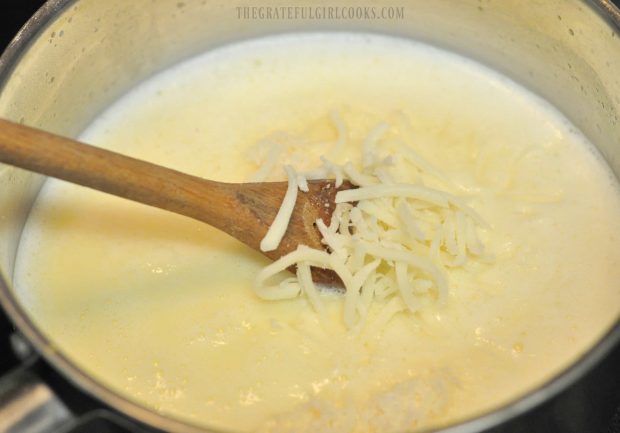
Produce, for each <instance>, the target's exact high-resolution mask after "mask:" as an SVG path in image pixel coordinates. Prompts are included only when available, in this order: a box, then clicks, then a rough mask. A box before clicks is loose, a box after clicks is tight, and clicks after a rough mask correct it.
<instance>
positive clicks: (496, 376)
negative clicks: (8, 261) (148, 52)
mask: <svg viewBox="0 0 620 433" xmlns="http://www.w3.org/2000/svg"><path fill="white" fill-rule="evenodd" d="M330 110H338V112H339V113H340V114H341V116H342V118H343V119H344V120H345V121H346V123H347V125H348V127H349V129H350V134H351V136H352V137H356V136H358V137H359V138H360V139H361V138H363V136H364V134H367V133H368V130H369V129H370V128H371V127H372V126H373V125H375V124H376V123H377V122H379V121H388V122H389V121H390V119H391V118H393V117H394V116H395V114H394V113H397V114H398V115H399V116H402V115H403V113H404V115H406V117H407V118H409V119H410V121H411V125H410V131H408V133H409V134H410V136H411V143H412V145H413V147H414V148H415V150H416V151H417V152H418V153H419V154H421V155H423V156H424V157H425V158H426V159H428V160H429V161H431V162H432V163H434V164H435V165H436V166H438V167H440V168H441V169H442V170H443V171H444V172H447V173H450V175H451V176H452V177H453V178H454V179H456V180H457V181H459V182H461V183H462V184H465V185H468V188H469V190H470V191H469V193H470V194H469V195H467V196H466V197H467V202H468V203H469V204H470V205H471V206H472V207H473V208H474V209H476V210H477V211H478V212H479V213H480V214H481V215H482V216H483V217H484V218H485V219H486V221H488V222H489V224H490V225H491V227H492V229H491V230H489V234H488V239H487V247H488V249H489V251H490V252H491V253H493V255H494V257H495V259H494V262H493V263H492V264H490V265H485V264H477V265H471V266H469V267H467V268H466V269H465V270H458V271H450V272H449V274H448V278H449V283H450V295H449V299H448V302H447V304H446V305H445V306H443V307H440V306H437V307H432V308H429V309H427V310H425V311H424V312H423V313H420V314H416V315H412V314H399V315H396V316H395V317H394V318H393V319H392V320H391V321H389V322H388V323H387V324H386V325H384V326H373V324H375V325H376V324H377V323H378V322H377V321H376V320H375V321H373V319H377V318H380V317H381V313H382V311H383V309H382V307H383V306H382V305H381V303H380V302H379V303H375V304H374V307H373V309H372V311H371V312H370V314H369V324H368V326H365V327H363V328H362V329H361V330H360V331H359V332H350V331H348V330H347V329H346V328H345V327H344V325H343V323H342V305H341V299H340V298H339V296H337V295H334V294H324V295H323V298H324V301H325V303H326V305H327V307H328V310H329V314H328V317H327V318H323V319H320V318H319V317H318V316H317V315H316V314H315V313H314V311H313V310H312V309H311V308H310V306H309V304H308V301H307V300H306V299H304V298H299V299H296V300H292V301H282V302H271V303H269V302H264V301H261V300H259V299H258V298H257V297H256V296H255V295H254V293H253V290H252V283H253V280H254V277H255V275H256V273H257V272H258V271H259V270H260V269H261V268H262V267H263V266H265V265H266V264H267V263H268V262H267V260H266V259H264V258H263V257H262V256H261V255H260V254H259V253H257V252H254V251H251V250H249V249H248V248H247V247H245V246H243V245H241V244H240V243H238V242H237V241H235V240H234V239H231V238H230V237H228V236H227V235H225V234H222V233H220V232H218V231H217V230H215V229H212V228H210V227H209V226H206V225H205V224H203V223H199V222H195V221H192V220H189V219H186V218H184V217H180V216H176V215H173V214H169V213H166V212H164V211H160V210H157V209H152V208H148V207H146V206H142V205H139V204H134V203H131V202H128V201H125V200H122V199H118V198H115V197H111V196H108V195H105V194H102V193H98V192H94V191H91V190H87V189H85V188H81V187H76V186H73V185H69V184H67V183H64V182H61V181H57V180H49V181H48V182H47V183H46V184H45V186H44V188H43V191H42V193H41V196H40V198H39V200H38V201H37V203H36V205H35V207H34V209H33V212H32V215H31V217H30V219H29V221H28V224H27V227H26V230H25V233H24V237H23V240H22V243H21V246H20V250H19V256H18V262H17V269H16V274H15V277H16V282H17V283H16V285H17V291H18V295H19V298H20V300H21V301H22V302H23V303H24V305H25V306H26V307H27V309H28V311H29V312H30V313H31V314H32V317H33V318H34V319H35V321H36V323H38V324H39V325H40V326H41V327H42V328H43V329H44V330H45V332H46V333H47V334H48V335H49V337H50V338H51V339H52V340H53V342H54V343H55V344H56V345H57V347H58V348H59V350H61V351H63V352H65V353H66V354H67V355H68V356H70V357H71V358H72V359H73V360H75V361H76V362H77V363H78V364H79V365H81V366H82V367H83V368H84V369H86V370H87V371H88V372H89V373H91V374H93V375H94V376H95V377H97V378H98V379H100V380H101V381H102V382H103V383H105V384H107V385H109V386H110V387H112V388H113V389H115V390H117V391H118V392H119V393H122V394H124V395H127V396H129V397H130V398H132V399H135V400H137V401H139V402H141V403H143V404H145V405H146V406H148V407H151V408H154V409H155V410H157V411H160V412H161V413H163V414H168V415H172V416H175V417H178V418H180V419H183V420H188V421H190V422H194V423H198V424H203V425H208V426H211V427H221V428H225V429H227V430H239V431H254V430H266V431H291V432H292V431H295V432H302V431H306V430H307V431H334V432H336V431H339V432H348V431H360V432H361V431H394V430H404V429H411V428H418V427H424V426H428V425H437V424H444V423H448V422H452V421H455V420H458V419H461V418H463V417H468V416H472V415H474V414H477V413H479V412H481V411H484V410H488V409H491V408H493V407H496V406H497V405H500V404H503V403H506V402H507V401H509V400H510V399H512V398H514V397H516V396H518V395H521V394H523V393H525V392H526V391H528V390H530V389H532V388H533V387H535V386H537V385H538V384H540V383H541V382H542V381H543V380H545V379H547V378H549V377H551V375H553V374H555V373H557V372H558V371H559V370H560V369H561V368H563V367H565V366H566V365H568V364H569V363H570V362H571V361H573V360H574V359H575V358H576V357H577V356H578V355H579V354H581V353H583V351H584V350H586V349H587V348H588V347H590V345H591V344H593V343H594V341H595V340H596V339H597V338H598V337H600V336H601V335H602V333H603V332H604V331H605V330H606V329H607V328H608V327H609V326H610V325H611V324H612V322H613V321H614V320H615V319H616V317H617V315H618V310H619V306H620V290H619V288H618V284H617V283H618V281H620V266H619V264H620V263H619V259H620V251H619V250H618V248H617V245H618V239H617V236H618V234H619V233H620V199H619V194H618V190H617V186H616V184H615V180H613V179H612V177H611V175H610V174H609V172H608V171H607V168H606V167H605V166H604V165H603V163H602V162H601V161H600V160H599V159H598V157H597V156H596V154H595V153H594V152H593V151H592V149H591V147H590V146H589V144H588V143H587V142H586V141H585V140H584V139H583V138H582V136H581V135H580V134H579V133H578V132H576V131H575V129H574V128H573V127H572V126H571V125H570V124H569V123H568V122H567V121H566V120H565V119H564V118H563V117H561V116H560V115H559V113H557V112H556V111H555V110H554V109H553V108H552V107H550V106H549V105H547V103H545V102H544V101H542V100H540V99H538V98H537V97H535V96H534V95H532V94H530V93H528V92H527V91H526V90H524V89H523V88H521V87H519V86H517V85H516V84H514V83H512V82H510V81H509V80H507V79H505V78H503V77H501V76H499V75H497V74H496V73H494V72H493V71H490V70H488V69H486V68H484V67H482V66H480V65H478V64H476V63H474V62H471V61H469V60H466V59H464V58H461V57H458V56H456V55H454V54H450V53H446V52H443V51H440V50H438V49H435V48H432V47H429V46H426V45H422V44H419V43H414V42H410V41H404V40H398V39H391V38H387V37H380V36H368V35H354V34H331V35H330V34H315V35H295V36H279V37H274V38H268V39H264V40H257V41H251V42H246V43H242V44H238V45H233V46H228V47H224V48H222V49H219V50H215V51H213V52H209V53H206V54H204V55H202V56H200V57H196V58H194V59H191V60H189V61H187V62H185V63H182V64H180V65H177V66H175V67H174V68H172V69H170V70H168V71H165V72H164V73H161V74H159V75H157V76H155V77H154V78H152V79H150V80H148V81H146V82H145V83H143V84H141V85H140V86H138V87H136V88H135V89H134V90H132V91H131V92H129V93H128V94H127V95H126V96H125V97H123V98H122V99H121V100H119V101H118V102H117V103H116V104H114V105H113V106H111V107H110V108H109V109H108V110H107V111H106V112H104V113H103V114H102V115H101V116H100V117H99V118H98V119H96V121H95V122H94V123H93V124H92V125H91V126H90V127H89V128H88V129H87V130H86V131H85V132H84V134H83V135H82V137H81V139H82V140H84V141H87V142H91V143H94V144H97V145H100V146H103V147H106V148H109V149H113V150H115V151H119V152H123V153H126V154H129V155H131V156H136V157H139V158H143V159H146V160H149V161H152V162H155V163H159V164H162V165H165V166H168V167H172V168H174V169H178V170H181V171H184V172H188V173H191V174H194V175H197V176H202V177H205V178H210V179H214V180H220V181H230V182H239V181H243V180H246V179H247V178H248V177H249V176H250V175H251V173H253V172H254V171H255V170H256V168H257V167H256V166H255V165H254V164H252V163H251V161H249V159H248V158H247V153H248V150H249V149H250V148H251V147H252V146H253V145H254V144H255V143H256V142H257V141H258V140H260V139H261V138H262V137H264V136H266V135H268V134H269V133H272V132H274V131H278V130H283V131H292V132H295V133H298V134H309V135H311V136H313V137H314V138H316V139H317V141H320V140H327V141H329V140H333V139H334V135H335V131H334V128H333V127H332V126H331V124H330V122H329V118H328V115H327V113H329V112H330ZM281 178H284V173H283V172H282V176H281Z"/></svg>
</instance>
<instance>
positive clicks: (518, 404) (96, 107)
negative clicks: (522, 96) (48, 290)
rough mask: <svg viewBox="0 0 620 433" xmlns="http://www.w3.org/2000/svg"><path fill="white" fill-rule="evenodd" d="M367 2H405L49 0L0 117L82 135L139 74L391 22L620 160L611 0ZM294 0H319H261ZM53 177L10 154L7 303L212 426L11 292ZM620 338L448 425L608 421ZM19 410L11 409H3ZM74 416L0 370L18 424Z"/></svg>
mask: <svg viewBox="0 0 620 433" xmlns="http://www.w3.org/2000/svg"><path fill="white" fill-rule="evenodd" d="M368 3H369V5H371V6H374V7H376V8H381V7H382V6H392V7H397V8H401V7H402V8H403V9H402V11H403V15H404V18H403V19H395V20H368V19H346V20H342V19H331V20H330V19H309V18H305V19H304V18H300V19H283V20H274V19H271V20H270V19H260V18H258V19H242V18H240V17H239V15H241V16H242V17H243V15H244V12H243V11H245V10H246V9H243V8H245V7H250V8H251V7H253V6H259V5H257V4H255V3H253V2H252V1H251V0H238V1H235V2H233V3H231V2H229V1H226V0H105V1H102V0H50V1H48V3H47V4H46V5H45V6H44V7H43V8H42V9H41V10H40V11H39V12H38V13H37V14H36V15H35V16H34V17H33V18H32V19H31V20H30V21H29V22H28V24H27V25H26V26H25V27H24V28H23V29H22V31H21V32H20V33H19V34H18V35H17V36H16V38H15V40H14V41H13V43H12V44H11V45H10V46H9V48H8V49H7V51H6V52H5V53H4V55H3V56H2V58H1V59H0V116H2V117H5V118H9V119H12V120H15V121H19V122H23V123H26V124H29V125H33V126H37V127H40V128H44V129H47V130H50V131H53V132H57V133H61V134H65V135H70V136H71V135H76V134H77V133H78V132H79V131H81V130H82V129H83V128H84V127H85V126H86V125H87V124H88V123H89V122H90V121H91V120H92V119H93V118H94V117H95V116H96V115H97V113H99V112H100V111H101V110H102V109H103V108H105V107H106V106H107V105H108V104H109V103H111V102H112V101H113V100H114V99H115V98H117V97H118V96H120V95H122V94H123V93H124V92H126V91H127V90H128V89H129V88H131V87H132V86H133V85H135V84H136V83H137V82H139V81H140V80H143V79H144V78H146V77H148V76H149V75H151V74H153V73H155V72H157V71H159V70H161V69H163V68H166V67H167V66H169V65H172V64H173V63H175V62H177V61H179V60H181V59H184V58H186V57H189V56H192V55H193V54H197V53H199V52H201V51H204V50H207V49H209V48H211V47H214V46H217V45H221V44H224V43H226V42H229V41H235V40H241V39H246V38H252V37H257V36H260V35H265V34H273V33H278V32H290V31H312V30H355V31H368V32H380V33H386V34H393V35H399V36H404V37H411V38H417V39H421V40H424V41H428V42H430V43H433V44H436V45H439V46H442V47H445V48H448V49H451V50H454V51H458V52H460V53H463V54H465V55H467V56H470V57H472V58H474V59H477V60H479V61H481V62H483V63H485V64H488V65H490V66H491V67H493V68H495V69H497V70H499V71H501V72H503V73H504V74H506V75H508V76H510V77H512V78H514V79H515V80H517V81H519V82H521V83H522V84H524V85H525V86H527V87H529V88H530V89H532V90H534V91H535V92H537V93H539V94H540V95H542V96H543V97H544V98H546V99H547V100H549V101H550V102H552V103H553V104H555V105H556V106H557V107H559V108H560V110H561V111H563V113H564V114H565V115H566V116H567V117H569V118H570V119H571V120H572V121H573V122H574V124H575V125H576V126H577V127H579V128H580V129H581V130H582V131H583V132H584V133H585V134H586V135H587V136H588V138H589V139H590V140H591V141H592V142H593V143H595V144H596V145H597V146H598V148H599V149H600V151H601V153H602V154H603V155H604V157H605V158H606V159H607V161H608V163H609V164H610V165H611V167H612V169H613V170H614V172H615V173H616V174H619V173H620V119H619V114H618V113H619V111H620V11H618V10H617V9H616V8H615V7H614V6H613V5H612V4H611V3H610V2H609V1H608V0H591V1H578V0H572V1H570V0H529V1H520V0H434V1H432V2H430V1H426V0H398V1H395V2H392V1H384V0H380V1H373V2H368ZM296 5H297V6H301V5H305V6H307V5H308V2H306V3H304V2H303V1H299V2H297V1H294V0H264V1H262V2H261V4H260V6H272V7H275V6H296ZM311 5H312V6H314V7H316V6H326V7H344V6H347V7H348V6H352V7H359V6H360V4H359V3H358V2H355V1H349V0H315V1H313V2H311ZM364 6H365V5H364ZM240 8H241V9H240ZM250 14H251V12H250ZM43 181H44V179H43V178H41V177H40V176H37V175H32V174H30V173H26V172H24V171H20V170H17V169H13V168H10V167H4V166H0V273H1V280H0V302H1V303H2V306H3V307H4V309H5V310H6V312H7V313H8V315H9V316H10V318H11V319H12V320H13V322H14V323H15V325H16V327H17V328H18V329H19V331H20V332H21V333H22V334H23V335H24V336H25V338H26V339H27V341H29V342H30V343H31V344H32V345H33V346H34V347H35V348H36V351H38V352H39V353H40V354H41V355H42V356H43V357H44V359H45V360H46V361H47V362H48V363H49V364H51V365H52V366H53V368H55V369H56V370H57V371H59V372H61V374H62V375H64V376H65V377H66V378H68V379H69V380H70V381H71V382H73V383H74V384H76V386H78V387H79V388H80V389H82V390H83V391H85V392H86V393H87V394H88V395H90V396H92V397H93V398H95V399H97V400H98V401H100V402H102V403H104V404H105V405H107V406H109V407H111V408H114V409H115V410H117V411H119V412H121V413H124V414H126V415H129V416H130V417H132V418H134V419H135V420H139V421H140V422H142V423H144V424H145V425H148V426H152V427H155V428H158V429H161V430H166V431H174V432H186V431H187V432H204V431H206V430H205V429H202V428H200V427H198V426H192V425H189V424H186V423H183V422H181V421H178V420H174V419H171V418H166V417H163V416H161V415H159V414H157V413H155V412H152V411H150V410H148V409H146V408H144V407H141V406H139V405H137V404H135V403H133V402H131V401H129V400H127V399H126V398H124V397H123V396H120V395H118V394H116V393H115V392H113V391H111V390H109V389H107V388H106V387H105V386H103V385H102V384H100V383H99V382H97V381H96V380H95V379H93V378H92V377H90V376H89V375H88V374H86V373H85V372H84V371H82V370H81V369H80V368H79V367H78V366H76V365H75V364H74V363H73V362H72V361H71V360H70V359H67V358H66V357H64V356H63V355H62V354H61V353H58V352H57V351H56V350H55V349H54V346H53V344H52V343H51V342H50V341H49V340H48V339H47V337H46V336H45V330H44V329H39V328H37V327H36V326H35V325H34V323H33V321H32V320H31V318H29V317H28V315H27V314H26V312H25V311H24V310H23V308H22V307H21V306H20V305H19V303H18V302H17V300H16V298H15V296H14V294H13V292H12V274H13V264H14V260H15V254H16V249H17V246H18V243H19V238H20V234H21V231H22V229H23V226H24V222H25V220H26V217H27V215H28V212H29V209H30V207H31V205H32V203H33V201H34V200H35V198H36V195H37V192H38V190H39V188H40V186H41V184H42V182H43ZM619 284H620V282H619ZM619 340H620V323H616V325H615V327H614V328H613V329H611V330H610V331H609V333H608V334H607V335H606V336H605V337H604V338H603V339H602V340H601V341H600V342H599V343H598V344H597V345H596V347H594V348H592V350H590V351H589V352H588V353H587V354H586V355H585V356H583V357H582V358H581V359H580V360H578V362H576V363H575V364H574V365H572V366H571V367H570V368H569V369H567V370H566V371H564V372H563V373H561V374H560V375H558V376H557V377H555V378H553V380H551V381H549V382H548V383H546V384H544V385H542V386H540V387H539V388H538V389H536V390H535V391H533V392H531V393H529V394H528V395H527V396H525V397H523V398H521V399H519V400H518V401H515V402H513V403H512V404H509V405H507V406H505V407H502V408H500V409H498V410H496V411H494V412H492V413H488V414H486V415H483V416H480V417H478V418H476V419H472V420H469V421H467V422H464V423H462V424H460V425H458V426H457V425H455V426H452V427H450V428H447V429H444V430H442V432H444V433H448V432H450V433H455V432H461V433H466V432H483V431H485V432H487V431H488V432H551V431H561V432H575V433H577V432H578V433H583V432H589V431H591V432H599V431H600V428H601V427H602V425H603V424H604V423H605V422H606V421H607V420H608V418H609V416H610V414H611V411H612V409H613V407H614V405H615V404H617V402H618V401H619V400H620V368H618V366H619V365H620V344H619ZM42 412H47V413H51V414H53V415H54V416H53V417H52V418H47V421H45V422H41V419H42V418H40V417H38V416H37V415H38V414H41V413H42ZM9 415H10V416H12V418H11V420H12V421H10V422H6V420H7V419H8V418H7V417H9ZM70 417H71V413H70V412H69V411H67V410H66V407H65V406H64V405H63V403H62V402H61V401H59V400H58V398H57V397H55V396H54V394H53V393H52V392H51V391H50V389H49V387H48V385H47V384H45V383H43V382H42V381H40V380H39V379H38V378H37V376H36V374H34V373H33V372H29V371H28V370H27V369H26V370H22V371H20V372H18V373H16V374H14V375H13V376H12V377H11V378H10V379H9V380H6V379H5V380H4V381H3V383H0V420H1V419H4V420H5V424H4V428H6V429H9V428H17V427H16V426H18V425H19V426H22V427H23V426H25V427H28V428H32V430H28V431H33V432H34V431H46V430H49V429H51V428H54V427H57V426H59V425H62V424H63V423H65V422H66V421H67V420H69V419H70ZM20 423H21V424H20ZM0 425H3V424H1V423H0ZM1 428H2V427H0V429H1ZM7 431H8V430H7Z"/></svg>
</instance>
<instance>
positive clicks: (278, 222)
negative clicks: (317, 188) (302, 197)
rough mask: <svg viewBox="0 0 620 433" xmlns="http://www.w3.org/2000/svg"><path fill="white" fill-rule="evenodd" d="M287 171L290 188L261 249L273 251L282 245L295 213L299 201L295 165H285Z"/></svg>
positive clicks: (261, 243) (261, 244) (262, 242)
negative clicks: (281, 242)
mask: <svg viewBox="0 0 620 433" xmlns="http://www.w3.org/2000/svg"><path fill="white" fill-rule="evenodd" d="M284 170H285V171H286V175H287V176H288V188H287V189H286V194H284V199H283V200H282V205H281V206H280V209H278V213H277V214H276V217H275V218H274V220H273V223H271V226H270V227H269V230H267V234H266V235H265V237H264V238H263V240H262V241H261V242H260V249H261V251H265V252H266V251H273V250H275V249H277V248H278V246H279V245H280V241H282V238H283V237H284V233H286V229H287V228H288V223H289V221H290V220H291V215H293V209H294V208H295V202H296V201H297V188H298V185H297V175H296V173H295V170H293V167H291V166H289V165H287V166H285V167H284Z"/></svg>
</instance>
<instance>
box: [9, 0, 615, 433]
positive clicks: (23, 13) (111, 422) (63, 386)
mask: <svg viewBox="0 0 620 433" xmlns="http://www.w3.org/2000/svg"><path fill="white" fill-rule="evenodd" d="M102 1H105V0H102ZM128 1H130V0H128ZM613 1H614V2H615V3H616V4H617V5H618V6H619V7H620V0H613ZM0 3H1V4H0V52H2V51H3V50H4V47H5V46H6V45H7V44H8V43H9V42H10V40H11V39H12V38H13V36H14V35H15V34H16V33H17V31H18V30H19V28H20V27H21V26H22V25H23V23H25V22H26V20H27V19H28V18H29V17H30V16H31V15H32V14H33V13H34V12H35V11H36V10H37V9H38V7H40V6H41V5H42V4H43V3H44V0H0ZM14 331H15V329H14V328H13V326H12V325H11V323H10V322H9V320H8V319H7V317H6V315H5V314H4V312H2V310H1V309H0V378H2V377H5V376H6V375H7V374H9V373H10V372H12V371H15V370H16V369H19V368H23V366H24V364H31V365H32V364H34V369H35V370H36V373H37V374H38V375H40V376H41V377H42V378H43V379H44V380H45V381H46V383H48V384H49V385H50V387H51V388H52V389H53V390H54V392H56V393H57V394H58V395H59V396H60V397H61V400H63V401H64V403H65V404H66V405H67V406H68V407H69V409H70V411H71V412H72V413H73V414H74V415H75V418H74V420H73V421H71V422H69V424H68V425H66V426H65V427H63V428H62V429H61V430H59V432H58V433H132V432H138V431H143V430H142V429H140V428H139V427H138V426H136V425H134V424H132V423H130V422H128V421H127V420H125V419H123V418H122V417H121V416H119V415H118V414H115V413H114V412H113V411H111V410H109V409H107V408H105V407H103V406H101V405H99V404H98V403H97V402H96V401H94V400H92V399H90V398H89V397H87V396H85V395H84V394H83V393H81V392H80V391H79V390H77V389H76V388H75V387H73V386H72V385H71V384H69V383H68V382H67V381H66V380H65V379H64V378H63V377H61V376H60V375H59V374H58V373H57V372H55V371H54V370H53V369H52V368H50V367H49V366H48V365H47V364H45V363H44V362H43V361H41V360H40V359H38V358H37V357H36V355H34V354H30V355H27V354H24V353H21V356H18V355H17V354H16V352H17V353H19V350H17V351H16V350H15V339H14V338H13V339H12V338H11V336H12V335H13V333H14ZM11 341H13V343H11ZM30 368H33V367H30ZM619 368H620V367H619ZM16 433H19V432H16ZM524 433H526V432H524ZM601 433H620V407H619V408H618V410H617V411H616V414H615V416H614V418H613V420H611V422H610V424H609V427H608V428H607V429H605V430H604V431H603V432H601Z"/></svg>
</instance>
